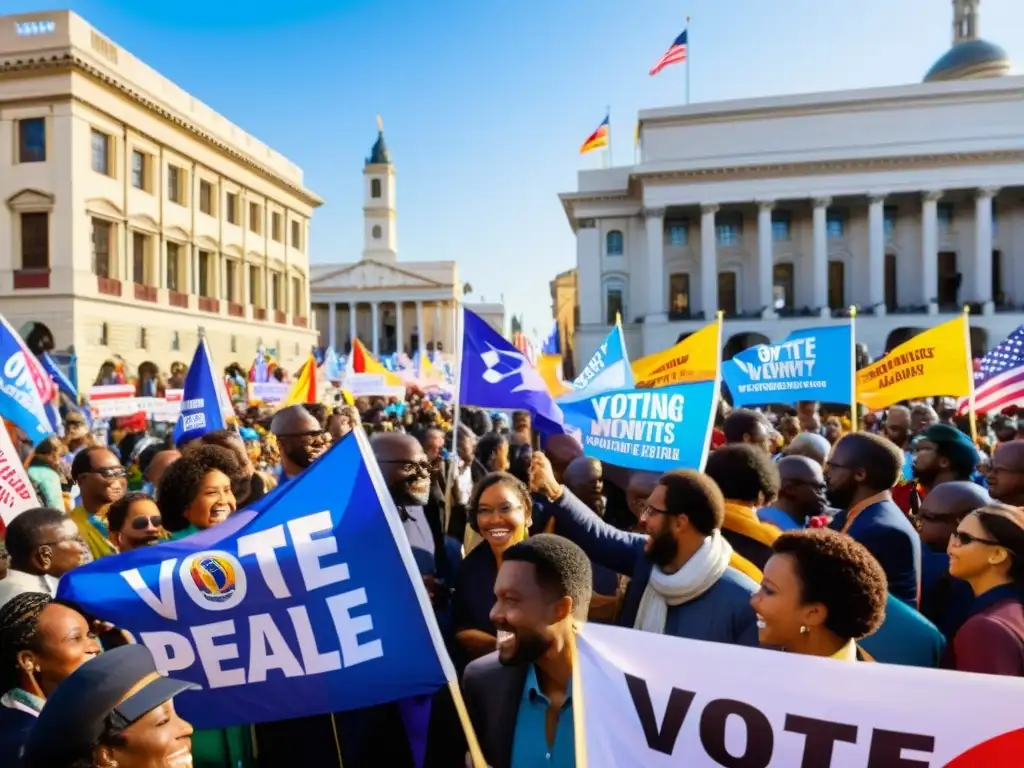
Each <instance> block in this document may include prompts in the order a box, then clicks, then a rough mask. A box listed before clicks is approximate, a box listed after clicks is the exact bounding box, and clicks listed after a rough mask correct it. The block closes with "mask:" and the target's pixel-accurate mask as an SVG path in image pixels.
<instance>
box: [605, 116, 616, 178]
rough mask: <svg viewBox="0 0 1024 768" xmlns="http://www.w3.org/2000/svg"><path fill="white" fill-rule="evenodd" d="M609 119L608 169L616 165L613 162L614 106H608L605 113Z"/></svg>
mask: <svg viewBox="0 0 1024 768" xmlns="http://www.w3.org/2000/svg"><path fill="white" fill-rule="evenodd" d="M605 115H607V117H608V167H609V168H614V167H615V164H614V163H613V162H612V105H611V104H609V105H608V109H607V111H606V112H605Z"/></svg>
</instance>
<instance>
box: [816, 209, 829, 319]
mask: <svg viewBox="0 0 1024 768" xmlns="http://www.w3.org/2000/svg"><path fill="white" fill-rule="evenodd" d="M831 204H832V199H831V198H829V197H818V198H815V199H814V251H813V257H812V260H811V274H812V276H811V288H812V294H811V309H812V310H814V311H816V312H817V313H818V314H819V315H820V316H821V317H831V316H832V310H831V309H830V308H829V306H828V207H829V206H830V205H831Z"/></svg>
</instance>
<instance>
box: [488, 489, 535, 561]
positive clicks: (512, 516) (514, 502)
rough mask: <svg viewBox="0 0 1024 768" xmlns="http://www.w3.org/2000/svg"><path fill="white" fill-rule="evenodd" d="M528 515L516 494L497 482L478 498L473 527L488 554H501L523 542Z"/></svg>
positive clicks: (528, 521) (528, 525)
mask: <svg viewBox="0 0 1024 768" xmlns="http://www.w3.org/2000/svg"><path fill="white" fill-rule="evenodd" d="M529 514H530V511H529V510H527V509H524V508H523V500H522V498H520V496H519V494H518V493H516V492H515V490H513V489H512V488H510V487H509V486H508V485H506V484H505V483H502V482H498V483H495V484H494V485H491V486H489V487H488V488H487V489H486V490H484V492H483V493H481V494H480V500H479V502H478V503H477V509H476V524H477V527H478V528H479V529H480V535H481V536H482V537H483V539H484V541H486V542H487V543H488V544H489V545H490V547H491V550H492V551H493V552H494V553H495V554H500V553H502V552H504V551H505V550H506V549H508V548H509V547H511V546H512V545H513V544H518V543H519V542H520V541H522V540H523V539H525V538H526V532H527V530H528V529H529V527H530V517H529Z"/></svg>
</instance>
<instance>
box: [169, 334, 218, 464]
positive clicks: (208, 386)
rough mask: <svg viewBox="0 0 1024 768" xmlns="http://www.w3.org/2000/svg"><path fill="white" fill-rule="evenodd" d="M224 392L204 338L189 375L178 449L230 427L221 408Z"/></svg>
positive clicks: (183, 396)
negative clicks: (221, 398) (180, 446)
mask: <svg viewBox="0 0 1024 768" xmlns="http://www.w3.org/2000/svg"><path fill="white" fill-rule="evenodd" d="M223 388H224V382H223V381H220V380H219V379H218V378H217V377H216V375H215V374H214V372H213V362H212V361H211V360H210V350H209V349H208V348H207V346H206V339H204V338H200V339H199V344H197V345H196V353H195V354H194V355H192V365H190V366H189V369H188V373H187V374H185V387H184V389H183V390H182V393H181V414H180V415H179V416H178V422H177V423H176V424H175V425H174V444H175V445H184V444H185V443H188V442H190V441H192V440H195V439H196V438H199V437H202V436H203V435H205V434H206V433H207V432H215V431H216V430H218V429H224V428H225V427H226V426H227V422H226V421H224V413H223V411H222V410H221V404H220V390H221V389H223Z"/></svg>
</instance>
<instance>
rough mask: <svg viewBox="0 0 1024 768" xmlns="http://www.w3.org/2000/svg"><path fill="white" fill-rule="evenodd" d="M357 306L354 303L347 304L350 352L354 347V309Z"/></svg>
mask: <svg viewBox="0 0 1024 768" xmlns="http://www.w3.org/2000/svg"><path fill="white" fill-rule="evenodd" d="M358 306H359V305H358V304H356V302H354V301H350V302H349V303H348V344H349V348H350V350H351V349H355V347H356V333H357V330H356V307H358Z"/></svg>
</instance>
